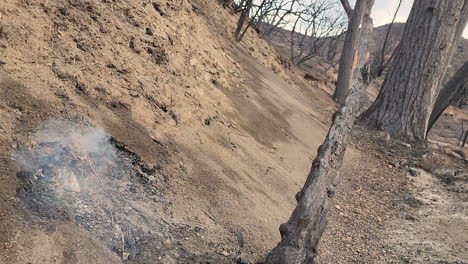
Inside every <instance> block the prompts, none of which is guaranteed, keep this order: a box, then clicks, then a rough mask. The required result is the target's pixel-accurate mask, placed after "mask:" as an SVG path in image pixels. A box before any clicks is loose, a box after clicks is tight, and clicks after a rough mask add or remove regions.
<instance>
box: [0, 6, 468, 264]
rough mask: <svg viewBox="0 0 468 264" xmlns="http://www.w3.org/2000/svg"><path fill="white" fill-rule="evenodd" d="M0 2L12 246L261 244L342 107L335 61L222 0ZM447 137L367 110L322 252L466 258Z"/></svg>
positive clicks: (5, 186)
mask: <svg viewBox="0 0 468 264" xmlns="http://www.w3.org/2000/svg"><path fill="white" fill-rule="evenodd" d="M0 14H1V17H0V120H1V122H0V141H1V144H0V173H1V177H0V188H1V190H2V191H1V192H0V209H1V210H0V232H1V236H0V263H8V264H9V263H41V264H42V263H46V264H47V263H257V262H261V261H262V258H263V257H264V256H265V254H266V253H267V252H268V251H269V250H270V249H271V248H272V247H273V246H274V245H275V244H276V243H277V241H278V240H279V232H278V227H279V224H280V223H282V222H285V221H286V219H287V217H288V216H289V214H290V212H291V211H292V209H293V208H294V206H295V202H294V194H295V193H296V192H297V191H298V190H299V189H300V188H301V186H302V184H303V182H304V180H305V177H306V175H307V173H308V170H309V169H310V164H311V161H312V159H313V158H314V156H315V150H316V149H317V147H318V146H319V145H320V144H321V142H322V140H323V138H324V135H325V133H326V131H327V129H328V125H329V121H330V117H331V115H332V113H333V112H334V110H335V109H336V105H335V104H334V102H333V101H332V100H331V98H330V92H331V91H332V88H333V79H332V78H333V76H334V75H333V74H331V75H329V74H323V72H322V71H317V72H313V73H312V74H314V75H313V76H315V77H314V78H310V77H309V78H303V76H304V75H305V74H304V72H302V71H301V70H298V69H293V70H291V69H286V68H285V67H284V65H282V64H281V63H282V60H281V59H280V57H279V56H278V55H277V54H276V53H275V52H274V51H273V50H272V49H271V48H270V47H269V46H268V44H267V43H266V42H265V41H264V40H262V39H260V38H259V37H258V36H257V35H256V33H255V32H254V31H250V32H249V33H248V34H247V35H246V38H245V39H244V41H243V42H242V43H240V44H237V43H235V42H234V41H233V39H232V32H233V30H234V28H235V23H236V17H235V15H233V14H232V12H231V11H230V10H229V9H227V8H223V7H222V6H221V5H220V4H219V3H217V2H215V1H209V0H198V1H190V2H189V1H184V0H171V1H150V0H143V1H141V0H140V1H110V0H107V1H97V0H57V1H45V0H44V1H40V0H21V1H17V0H4V1H2V3H1V4H0ZM317 76H318V77H317ZM444 118H446V122H448V123H449V124H458V123H459V121H458V119H456V116H454V117H452V116H450V115H448V116H446V117H444ZM436 131H439V132H438V133H437V132H436V133H435V136H437V135H439V137H442V136H443V135H444V134H443V133H446V132H445V131H446V129H445V128H444V127H443V125H442V127H440V126H439V128H438V129H436ZM453 134H454V135H455V134H456V133H455V132H454V133H453ZM444 138H447V137H446V136H444ZM434 140H437V139H434ZM452 141H453V140H452ZM449 144H453V143H449ZM439 145H440V144H435V143H434V144H433V148H432V149H428V148H424V149H419V148H407V147H406V146H402V145H401V144H399V143H398V142H394V141H392V140H388V139H385V137H384V136H381V135H379V134H378V133H374V132H369V131H367V130H366V129H365V128H363V127H360V126H358V127H357V128H356V130H355V131H354V132H353V140H352V143H351V146H350V148H349V150H348V153H347V155H346V161H345V166H344V169H343V177H342V178H343V179H342V185H341V190H340V192H339V195H338V197H337V200H336V210H335V211H334V212H333V213H332V215H331V219H330V225H329V228H328V229H327V231H326V234H325V236H324V239H323V243H322V247H321V254H320V258H319V261H320V263H466V261H467V259H468V256H467V254H466V252H468V250H467V239H466V234H467V230H466V227H467V226H468V220H467V212H466V208H467V201H468V198H467V190H468V189H467V186H466V183H467V172H466V163H465V161H464V160H462V159H463V157H461V156H460V155H461V154H458V156H457V155H454V153H455V154H457V153H459V152H460V150H458V149H455V150H457V151H458V152H454V151H453V150H450V151H451V152H449V151H448V150H447V148H446V147H440V146H439ZM433 152H434V153H433ZM447 153H451V154H452V156H454V157H449V156H448V155H447ZM460 158H461V159H460ZM434 160H443V161H444V162H443V163H441V164H439V165H440V166H439V165H438V167H437V168H434V167H433V166H429V165H432V164H435V163H436V162H435V161H434ZM438 168H442V170H441V169H438Z"/></svg>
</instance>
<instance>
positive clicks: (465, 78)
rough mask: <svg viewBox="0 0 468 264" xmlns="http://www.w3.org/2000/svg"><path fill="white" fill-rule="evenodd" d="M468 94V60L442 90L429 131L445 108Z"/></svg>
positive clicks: (435, 105) (430, 119) (431, 118)
mask: <svg viewBox="0 0 468 264" xmlns="http://www.w3.org/2000/svg"><path fill="white" fill-rule="evenodd" d="M466 94H468V61H467V62H465V64H463V66H462V67H461V68H460V69H459V70H458V71H457V72H456V73H455V75H454V76H453V77H452V78H451V79H450V80H449V81H448V82H447V84H446V85H445V86H444V87H443V88H442V89H441V90H440V92H439V95H438V97H437V100H436V102H435V104H434V109H433V110H432V113H431V117H430V118H429V124H428V129H427V132H428V133H429V130H430V129H431V128H432V126H433V125H434V124H435V122H436V121H437V119H439V117H440V115H442V113H443V112H444V111H445V109H446V108H447V107H448V106H449V105H452V104H453V103H455V102H456V101H457V100H458V98H460V97H463V96H466Z"/></svg>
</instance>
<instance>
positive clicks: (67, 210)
mask: <svg viewBox="0 0 468 264" xmlns="http://www.w3.org/2000/svg"><path fill="white" fill-rule="evenodd" d="M15 159H16V160H17V162H18V165H19V167H20V170H19V173H18V175H17V176H18V182H19V183H18V185H17V203H18V210H19V212H20V213H22V214H24V215H29V217H28V218H29V220H30V221H36V220H38V219H40V218H42V219H46V220H48V221H49V222H51V223H53V222H54V221H56V222H58V221H71V222H75V223H76V224H78V225H79V226H80V227H82V228H84V229H86V230H88V231H89V232H91V233H92V234H93V235H94V236H95V237H97V238H98V239H101V240H103V241H104V242H105V244H106V245H107V246H108V247H109V248H110V249H112V250H113V251H114V252H115V253H116V254H118V255H119V256H121V257H122V258H124V259H136V258H138V256H139V255H141V254H144V250H143V249H144V246H145V244H148V243H150V242H151V241H150V240H158V239H163V236H164V235H163V234H164V233H165V230H166V229H167V228H169V226H168V224H167V223H165V221H162V220H161V215H160V214H159V213H158V211H160V210H164V208H165V207H167V202H166V201H165V200H164V198H163V195H162V193H161V191H160V190H158V188H156V187H154V184H151V181H154V179H156V178H157V177H158V173H157V170H155V169H148V168H146V167H144V164H143V163H142V162H141V161H140V160H139V159H138V157H137V156H136V155H135V154H134V153H132V152H130V151H128V150H126V149H125V147H124V146H123V145H122V144H119V143H118V142H116V141H115V140H114V139H113V138H111V137H110V136H109V135H107V134H106V133H105V132H104V131H103V130H102V129H99V128H96V127H95V126H94V125H92V124H91V123H89V122H85V121H83V120H50V121H47V122H45V123H44V124H42V125H41V126H40V128H38V131H37V132H36V133H35V134H33V135H32V137H31V139H30V142H28V143H26V144H23V145H19V146H18V148H17V153H16V155H15ZM148 204H151V206H152V208H147V207H145V206H146V205H148ZM155 206H156V208H155ZM158 209H160V210H158Z"/></svg>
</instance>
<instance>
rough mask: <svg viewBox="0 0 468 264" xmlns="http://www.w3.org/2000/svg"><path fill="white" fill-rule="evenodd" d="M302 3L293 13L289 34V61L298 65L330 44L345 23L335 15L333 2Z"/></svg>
mask: <svg viewBox="0 0 468 264" xmlns="http://www.w3.org/2000/svg"><path fill="white" fill-rule="evenodd" d="M305 3H306V4H304V3H302V5H300V7H299V8H298V11H299V12H296V13H295V16H294V17H295V20H294V24H293V27H292V29H291V32H290V39H289V42H290V51H291V52H290V53H291V61H292V62H293V63H294V64H296V65H300V64H302V63H304V62H306V61H308V60H310V59H312V58H314V57H316V56H318V55H319V53H320V52H321V51H322V50H324V48H325V46H326V45H329V44H332V43H331V41H330V40H331V37H332V36H338V35H340V34H341V33H343V31H344V29H345V23H346V21H345V20H343V17H342V16H340V15H339V13H337V5H336V2H334V1H329V0H319V1H311V2H305Z"/></svg>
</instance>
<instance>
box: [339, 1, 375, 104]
mask: <svg viewBox="0 0 468 264" xmlns="http://www.w3.org/2000/svg"><path fill="white" fill-rule="evenodd" d="M367 1H368V0H358V1H357V2H356V6H355V8H354V10H352V9H351V7H350V5H349V2H348V1H347V0H341V2H342V4H343V7H344V9H345V11H346V14H347V15H348V18H349V23H348V30H347V31H346V36H345V42H344V44H343V51H342V52H341V57H340V65H339V68H338V80H337V83H336V89H335V92H334V93H333V99H334V100H335V101H337V102H338V103H339V104H342V103H343V101H344V98H345V97H346V94H347V92H348V89H349V87H350V84H351V80H352V77H353V72H354V70H355V68H356V64H357V57H358V54H357V53H358V45H359V35H360V29H359V26H360V25H361V22H362V19H363V17H364V12H365V10H366V6H367ZM345 51H346V52H345Z"/></svg>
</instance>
